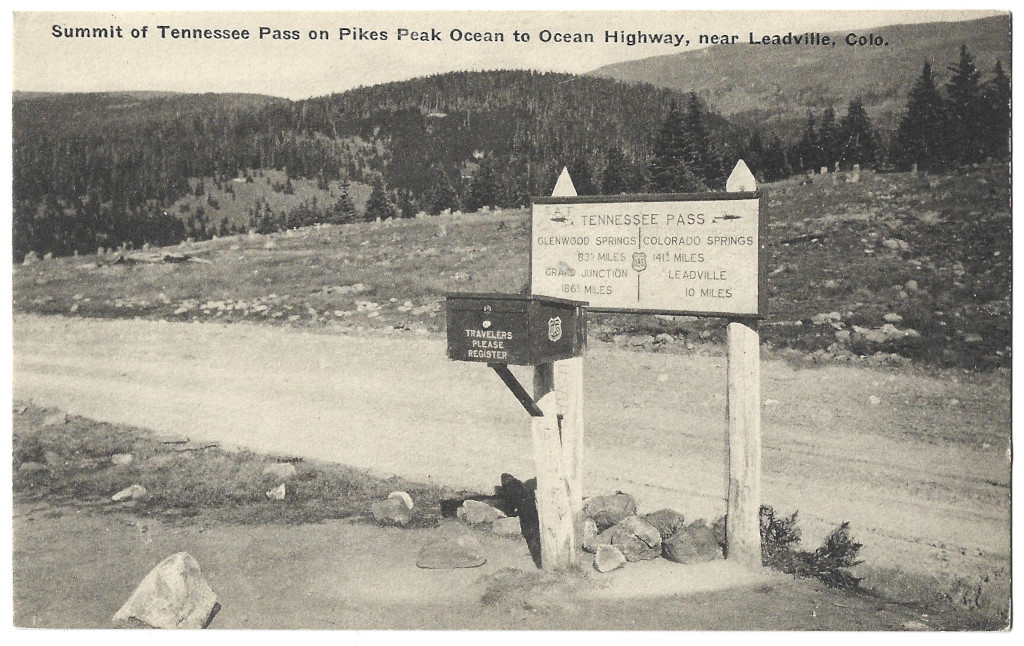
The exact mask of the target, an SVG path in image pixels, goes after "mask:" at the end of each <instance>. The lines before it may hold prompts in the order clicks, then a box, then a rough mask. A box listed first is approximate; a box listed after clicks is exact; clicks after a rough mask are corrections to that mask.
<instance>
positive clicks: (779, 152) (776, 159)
mask: <svg viewBox="0 0 1024 646" xmlns="http://www.w3.org/2000/svg"><path fill="white" fill-rule="evenodd" d="M792 174H793V167H792V166H791V165H790V163H789V153H788V151H787V149H786V145H785V144H783V143H782V141H780V140H779V138H778V137H772V138H771V139H769V140H768V143H767V144H765V147H764V179H765V180H767V181H769V182H774V181H776V180H780V179H786V178H787V177H789V176H790V175H792Z"/></svg>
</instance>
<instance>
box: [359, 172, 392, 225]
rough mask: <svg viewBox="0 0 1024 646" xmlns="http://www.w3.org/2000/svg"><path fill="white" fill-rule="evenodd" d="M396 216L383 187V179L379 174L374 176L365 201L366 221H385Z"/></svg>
mask: <svg viewBox="0 0 1024 646" xmlns="http://www.w3.org/2000/svg"><path fill="white" fill-rule="evenodd" d="M397 215H398V213H397V211H396V210H395V205H394V203H392V202H391V198H390V197H388V191H387V188H386V187H385V186H384V178H383V177H382V176H381V175H380V174H376V175H374V176H373V188H372V189H371V190H370V199H368V200H367V201H366V214H365V219H366V221H367V222H373V221H374V220H378V219H379V220H387V219H388V218H394V217H396V216H397Z"/></svg>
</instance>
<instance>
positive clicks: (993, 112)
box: [981, 60, 1011, 161]
mask: <svg viewBox="0 0 1024 646" xmlns="http://www.w3.org/2000/svg"><path fill="white" fill-rule="evenodd" d="M982 102H983V109H984V112H985V115H984V118H983V119H982V121H981V126H982V133H981V143H982V150H983V151H984V153H985V155H986V156H989V157H992V158H993V159H996V160H998V161H1005V160H1007V159H1009V157H1010V126H1011V124H1010V79H1009V78H1008V77H1007V76H1006V73H1005V72H1003V64H1002V62H1000V61H998V60H997V61H996V67H995V70H993V77H992V78H991V79H990V80H989V81H988V82H987V83H985V86H984V88H983V90H982Z"/></svg>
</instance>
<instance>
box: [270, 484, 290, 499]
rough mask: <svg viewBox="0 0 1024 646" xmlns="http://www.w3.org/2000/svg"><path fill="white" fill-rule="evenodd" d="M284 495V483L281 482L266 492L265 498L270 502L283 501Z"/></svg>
mask: <svg viewBox="0 0 1024 646" xmlns="http://www.w3.org/2000/svg"><path fill="white" fill-rule="evenodd" d="M286 493H287V492H286V490H285V488H284V483H283V482H282V483H281V484H279V485H277V486H276V487H274V488H273V489H271V490H270V491H268V492H267V498H270V499H271V500H284V497H285V494H286Z"/></svg>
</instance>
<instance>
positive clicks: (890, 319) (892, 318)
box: [882, 312, 903, 323]
mask: <svg viewBox="0 0 1024 646" xmlns="http://www.w3.org/2000/svg"><path fill="white" fill-rule="evenodd" d="M882 320H884V321H885V322H886V323H902V322H903V317H902V316H900V315H899V314H896V313H895V312H889V313H888V314H886V315H885V316H883V317H882Z"/></svg>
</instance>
